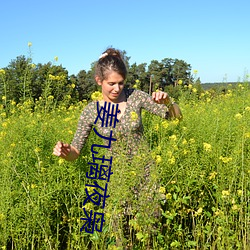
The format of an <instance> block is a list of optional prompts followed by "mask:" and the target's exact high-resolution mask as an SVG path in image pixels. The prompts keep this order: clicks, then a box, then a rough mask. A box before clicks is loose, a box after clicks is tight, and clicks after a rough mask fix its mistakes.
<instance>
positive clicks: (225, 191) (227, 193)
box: [221, 190, 230, 197]
mask: <svg viewBox="0 0 250 250" xmlns="http://www.w3.org/2000/svg"><path fill="white" fill-rule="evenodd" d="M221 194H222V197H227V196H229V195H230V191H229V190H222V192H221Z"/></svg>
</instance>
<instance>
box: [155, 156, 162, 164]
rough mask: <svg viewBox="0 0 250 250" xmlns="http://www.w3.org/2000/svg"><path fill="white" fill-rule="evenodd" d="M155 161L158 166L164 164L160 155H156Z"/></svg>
mask: <svg viewBox="0 0 250 250" xmlns="http://www.w3.org/2000/svg"><path fill="white" fill-rule="evenodd" d="M155 161H156V163H157V164H159V163H161V162H162V158H161V156H160V155H156V158H155Z"/></svg>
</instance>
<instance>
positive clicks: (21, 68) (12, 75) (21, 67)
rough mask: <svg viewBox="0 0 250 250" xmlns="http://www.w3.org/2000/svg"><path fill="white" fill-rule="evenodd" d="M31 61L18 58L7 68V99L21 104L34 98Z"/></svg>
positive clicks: (21, 57) (22, 57) (23, 57)
mask: <svg viewBox="0 0 250 250" xmlns="http://www.w3.org/2000/svg"><path fill="white" fill-rule="evenodd" d="M30 62H31V61H30V59H26V57H25V56H18V57H17V58H16V59H15V60H11V62H10V63H9V65H8V67H7V68H6V90H7V98H8V99H9V100H15V101H16V102H19V101H20V100H23V99H25V98H26V97H31V96H32V90H31V85H32V83H31V78H32V65H31V63H30Z"/></svg>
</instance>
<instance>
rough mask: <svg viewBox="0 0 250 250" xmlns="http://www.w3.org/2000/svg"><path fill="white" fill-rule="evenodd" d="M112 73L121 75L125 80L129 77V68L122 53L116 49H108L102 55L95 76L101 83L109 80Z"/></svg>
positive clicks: (96, 66)
mask: <svg viewBox="0 0 250 250" xmlns="http://www.w3.org/2000/svg"><path fill="white" fill-rule="evenodd" d="M110 71H115V72H117V73H118V74H120V75H121V76H122V77H123V78H124V80H125V79H126V76H127V68H126V65H125V62H124V59H123V56H122V53H121V52H120V51H119V50H117V49H114V48H108V49H107V50H106V51H104V52H103V53H102V55H101V56H100V57H99V60H98V61H97V63H96V65H95V76H98V77H99V78H100V80H101V81H103V80H104V79H106V78H107V76H108V73H109V72H110Z"/></svg>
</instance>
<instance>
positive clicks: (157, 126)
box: [154, 123, 159, 131]
mask: <svg viewBox="0 0 250 250" xmlns="http://www.w3.org/2000/svg"><path fill="white" fill-rule="evenodd" d="M154 130H155V131H158V130H159V124H158V123H156V124H155V125H154Z"/></svg>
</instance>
